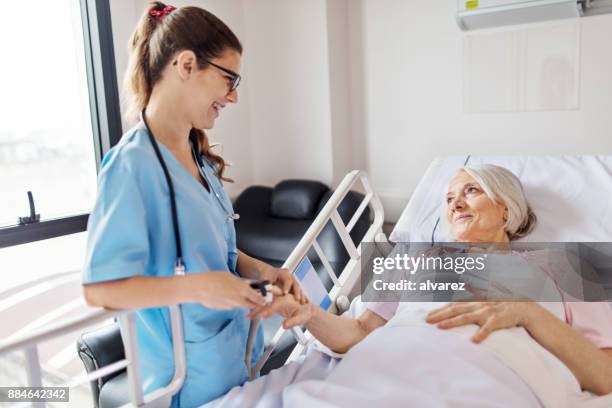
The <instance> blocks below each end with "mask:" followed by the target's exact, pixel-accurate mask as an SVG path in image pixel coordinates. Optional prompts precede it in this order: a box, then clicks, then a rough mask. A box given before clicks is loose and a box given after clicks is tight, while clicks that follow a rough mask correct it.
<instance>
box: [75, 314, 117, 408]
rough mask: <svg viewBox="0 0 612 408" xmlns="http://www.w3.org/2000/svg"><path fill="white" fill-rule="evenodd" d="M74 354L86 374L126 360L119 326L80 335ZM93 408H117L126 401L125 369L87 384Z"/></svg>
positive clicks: (114, 325)
mask: <svg viewBox="0 0 612 408" xmlns="http://www.w3.org/2000/svg"><path fill="white" fill-rule="evenodd" d="M77 352H78V354H79V357H80V358H81V361H82V362H83V365H84V366H85V371H87V372H88V373H90V372H92V371H95V370H97V369H99V368H102V367H104V366H106V365H108V364H112V363H114V362H116V361H119V360H123V359H124V358H125V351H124V348H123V340H122V339H121V333H120V332H119V324H118V323H113V324H111V325H108V326H104V327H102V328H100V329H97V330H94V331H91V332H88V333H83V334H82V335H81V337H79V339H78V340H77ZM90 385H91V394H92V397H93V403H94V407H95V408H111V407H119V406H121V405H123V404H125V403H127V402H128V401H129V395H128V386H127V372H126V371H125V369H123V370H121V371H119V372H115V373H112V374H109V375H107V376H105V377H102V378H99V379H97V380H95V381H92V382H91V383H90Z"/></svg>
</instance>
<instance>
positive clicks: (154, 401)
mask: <svg viewBox="0 0 612 408" xmlns="http://www.w3.org/2000/svg"><path fill="white" fill-rule="evenodd" d="M359 184H360V185H361V189H362V190H363V191H364V192H365V198H364V199H363V200H362V202H361V204H360V205H359V207H358V208H357V210H356V211H355V213H354V214H353V216H352V217H351V219H350V220H349V222H348V223H347V224H344V222H343V221H342V219H341V217H340V214H339V213H338V210H337V208H338V206H339V205H340V203H341V202H342V200H343V199H344V197H345V196H346V194H347V193H348V192H349V191H350V190H351V189H355V188H359ZM368 206H369V207H370V209H371V211H372V214H373V217H372V219H371V221H370V222H371V223H370V227H369V228H368V230H367V232H366V233H365V235H364V237H363V239H362V241H363V242H374V241H375V240H376V239H377V236H380V235H379V234H382V225H383V222H384V211H383V207H382V204H381V202H380V199H379V198H378V196H377V195H376V194H375V193H374V190H373V189H372V185H371V184H370V180H369V179H368V177H367V175H366V173H364V172H362V171H359V170H353V171H352V172H350V173H348V174H347V175H346V176H345V177H344V179H343V180H342V181H341V182H340V184H339V185H338V187H337V188H336V190H335V191H334V193H333V195H332V196H331V197H330V199H329V201H328V202H327V203H326V204H325V206H324V207H323V208H322V209H321V211H320V213H319V215H318V216H317V217H316V218H315V220H314V221H313V223H312V224H311V225H310V227H309V228H308V230H307V231H306V233H305V234H304V236H303V237H302V239H301V240H300V241H299V243H298V244H297V246H296V247H295V249H294V250H293V251H292V252H291V254H290V255H289V258H287V260H286V261H285V263H284V264H283V268H287V269H289V270H291V271H294V270H295V269H296V267H297V266H298V264H299V263H300V261H301V260H302V258H304V256H306V254H307V253H308V251H309V250H310V249H311V248H312V249H314V250H315V252H316V253H317V255H318V256H319V258H320V260H321V263H322V264H323V266H324V268H325V270H326V271H327V273H328V274H329V276H330V277H331V279H332V281H333V284H334V285H333V287H332V289H331V291H330V293H329V296H330V298H331V300H332V305H331V306H330V312H334V313H335V312H337V308H336V304H335V303H336V302H335V301H336V299H337V298H338V297H339V296H342V295H344V296H350V295H351V292H353V291H354V289H355V288H356V287H357V285H358V283H359V276H360V261H361V247H360V245H355V244H354V243H353V241H352V239H351V237H350V235H349V234H350V232H351V230H352V229H353V227H354V226H355V224H356V223H357V220H358V219H359V217H360V216H361V214H362V213H363V211H364V210H365V209H366V208H367V207H368ZM330 220H331V222H332V224H333V225H334V227H335V229H336V231H337V232H338V235H339V236H340V239H341V241H342V243H343V245H344V247H345V248H346V251H347V253H348V254H349V256H350V259H349V261H348V263H347V264H346V266H345V267H344V269H343V270H342V272H341V274H340V275H339V276H336V274H335V273H334V271H333V269H332V267H331V265H330V264H329V261H328V260H327V257H326V256H325V254H324V253H323V251H322V250H321V247H320V246H319V244H318V243H317V238H318V236H319V234H320V233H321V231H322V230H323V228H324V227H325V226H326V225H327V223H328V222H329V221H330ZM168 307H169V309H170V323H171V331H172V339H173V350H174V376H173V378H172V380H171V381H170V383H169V384H168V385H166V386H165V387H163V388H160V389H157V390H155V391H153V392H151V393H149V394H146V395H145V394H144V393H143V390H142V378H141V376H140V371H139V370H137V369H136V370H135V369H134V368H135V367H139V366H140V364H139V362H140V353H139V350H138V342H137V337H136V326H135V321H134V313H135V312H136V310H132V309H129V310H121V311H117V310H107V309H96V310H93V311H90V312H88V313H86V314H83V315H81V316H78V317H76V318H71V319H66V320H64V321H61V322H59V323H56V324H52V325H48V326H45V327H42V328H39V329H37V330H33V331H32V332H30V333H27V334H23V335H19V336H14V337H9V338H8V339H6V340H3V341H1V342H0V355H2V354H5V353H10V352H16V351H22V352H23V353H24V355H25V369H26V372H27V385H28V386H30V387H40V386H42V371H41V365H40V359H39V354H38V344H40V343H43V342H46V341H49V340H52V339H54V338H57V337H59V336H62V335H65V334H67V333H71V332H76V331H80V330H83V329H85V328H87V327H91V326H93V325H95V324H99V323H101V322H104V321H108V320H110V319H113V318H117V319H118V320H119V321H120V323H121V325H122V329H124V330H122V333H121V334H122V338H123V343H124V347H125V358H124V359H123V360H120V361H117V362H115V363H113V364H110V365H107V366H105V367H103V368H100V369H99V370H96V371H94V372H91V373H89V374H88V375H83V376H80V377H77V378H75V379H73V380H72V381H70V382H68V383H65V384H62V385H60V386H63V387H73V386H76V385H79V384H82V383H85V382H89V381H92V380H95V379H98V378H101V377H104V376H106V375H108V374H110V373H113V372H116V371H119V370H122V369H124V368H125V369H126V370H127V379H128V385H129V394H130V403H128V404H126V406H139V407H147V408H153V407H168V406H169V405H170V402H171V399H172V396H173V395H174V394H176V393H177V392H178V391H179V390H180V389H181V387H182V385H183V382H184V380H185V375H186V360H185V348H184V339H183V323H182V317H181V313H180V308H179V306H178V305H170V306H168ZM284 332H285V330H284V329H282V327H281V328H280V329H279V330H278V331H277V332H276V334H275V335H274V337H273V339H272V342H271V344H270V345H269V346H268V347H266V349H265V350H264V354H263V357H262V359H261V360H260V361H259V363H258V364H257V365H256V367H255V370H256V371H259V369H260V368H261V367H262V366H263V364H265V362H266V361H267V359H268V358H269V357H270V354H272V351H273V350H274V348H275V346H276V344H277V343H278V341H279V340H280V338H281V336H282V335H283V333H284ZM305 334H306V336H307V337H311V335H310V334H309V333H308V332H306V333H305ZM303 351H304V346H302V345H300V344H298V345H297V346H296V347H295V348H294V350H293V352H292V353H291V355H290V357H289V360H288V361H291V360H293V359H295V358H297V356H299V355H300V354H301V353H302V352H303ZM44 405H45V404H44V403H39V404H37V405H36V406H44Z"/></svg>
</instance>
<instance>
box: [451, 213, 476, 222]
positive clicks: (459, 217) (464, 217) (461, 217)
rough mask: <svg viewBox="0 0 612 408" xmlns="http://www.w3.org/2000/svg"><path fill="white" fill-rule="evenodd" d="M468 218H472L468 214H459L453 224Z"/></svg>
mask: <svg viewBox="0 0 612 408" xmlns="http://www.w3.org/2000/svg"><path fill="white" fill-rule="evenodd" d="M468 218H472V216H471V215H469V214H460V215H458V216H456V217H455V218H454V219H453V223H458V222H461V221H464V220H467V219H468Z"/></svg>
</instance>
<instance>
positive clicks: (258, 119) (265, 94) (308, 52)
mask: <svg viewBox="0 0 612 408" xmlns="http://www.w3.org/2000/svg"><path fill="white" fill-rule="evenodd" d="M244 5H245V19H246V40H245V45H246V49H245V53H244V57H245V59H248V68H247V71H246V73H247V74H248V81H249V89H250V90H251V95H250V100H249V110H250V132H251V140H252V143H253V149H252V153H253V160H254V163H253V164H254V165H253V170H254V176H255V180H256V181H257V182H258V183H264V184H274V183H276V182H278V181H280V180H282V179H285V178H314V179H318V180H321V181H323V182H327V183H329V182H331V181H332V177H333V163H332V139H331V131H332V130H331V113H330V104H331V102H330V84H329V59H328V45H327V38H328V34H327V17H326V5H325V1H324V0H309V1H302V0H289V1H287V0H258V1H245V3H244Z"/></svg>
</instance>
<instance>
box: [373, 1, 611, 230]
mask: <svg viewBox="0 0 612 408" xmlns="http://www.w3.org/2000/svg"><path fill="white" fill-rule="evenodd" d="M455 9H456V2H455V1H454V0H444V1H442V0H440V1H424V2H423V1H405V0H364V11H363V15H364V19H365V23H364V24H365V26H364V35H365V46H364V53H365V55H366V58H365V71H366V72H367V75H366V93H367V95H368V97H367V99H366V104H367V108H366V112H367V131H366V132H367V139H368V146H369V150H368V162H369V171H370V174H371V176H372V178H373V182H374V186H375V188H376V190H377V191H378V192H379V194H381V195H382V196H383V199H384V203H385V209H386V211H387V213H388V214H387V215H388V217H389V218H390V219H393V218H395V217H396V216H397V214H398V213H399V211H400V210H401V208H402V207H403V205H404V204H405V202H406V201H407V199H408V197H409V196H410V194H411V192H412V191H413V189H414V188H415V186H416V184H417V183H418V180H419V179H420V177H421V175H422V174H423V172H424V171H425V169H426V167H427V165H428V164H429V162H430V161H431V159H432V158H434V157H436V156H445V155H462V154H468V153H472V154H505V155H508V154H580V153H600V154H610V153H612V137H611V136H612V132H611V129H612V115H610V111H611V109H612V50H611V49H610V47H609V42H608V40H607V39H609V38H612V15H605V16H601V17H589V18H583V19H580V20H579V24H580V25H581V28H582V30H581V31H582V32H581V37H580V69H581V73H580V82H579V88H580V95H579V96H580V98H579V108H578V109H577V110H570V111H541V112H506V113H486V114H482V113H481V114H476V113H475V114H466V113H464V112H463V108H462V92H463V90H462V87H463V85H462V55H463V38H464V36H465V35H466V34H464V33H462V32H461V31H460V30H459V29H458V27H457V25H456V23H455V16H454V13H455ZM485 34H486V32H483V33H481V34H480V35H485ZM475 35H479V34H475ZM552 40H554V38H553V39H552ZM544 46H545V45H542V47H544ZM540 51H542V52H545V51H546V50H545V49H544V48H542V49H541V50H540Z"/></svg>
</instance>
